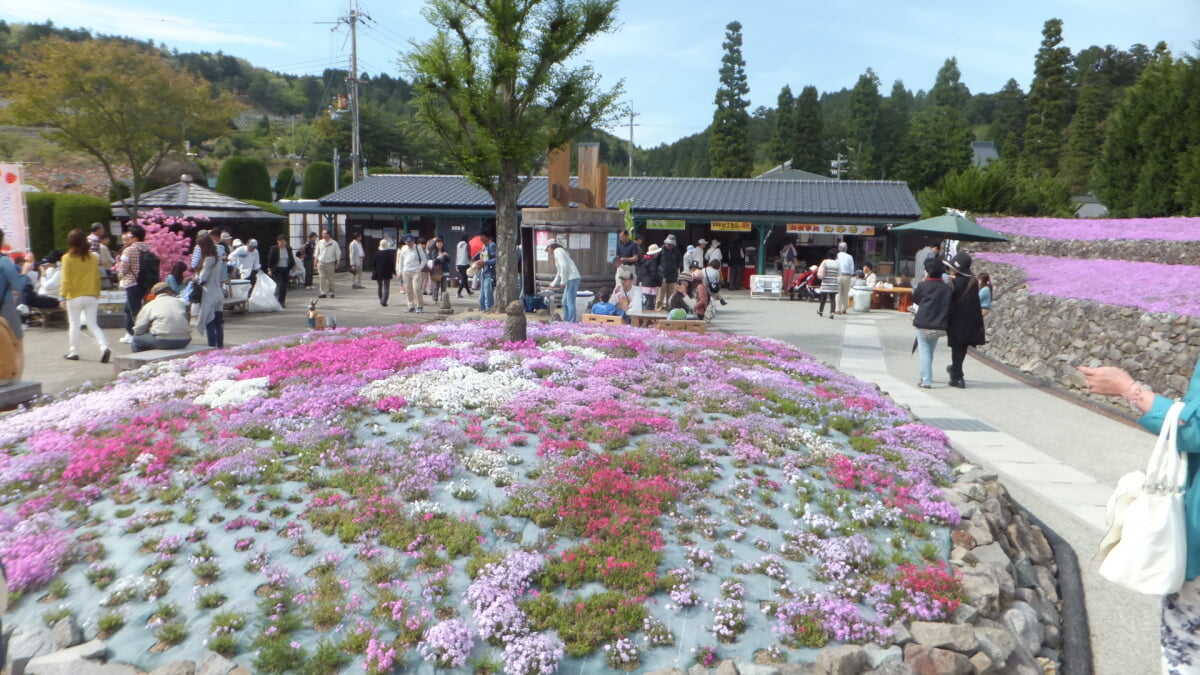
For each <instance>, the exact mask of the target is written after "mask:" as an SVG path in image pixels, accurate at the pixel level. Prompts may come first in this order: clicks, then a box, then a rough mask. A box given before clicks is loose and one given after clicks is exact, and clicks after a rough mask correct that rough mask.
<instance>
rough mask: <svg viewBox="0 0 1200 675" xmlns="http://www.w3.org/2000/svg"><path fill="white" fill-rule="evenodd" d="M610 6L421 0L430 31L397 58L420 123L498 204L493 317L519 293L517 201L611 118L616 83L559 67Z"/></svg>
mask: <svg viewBox="0 0 1200 675" xmlns="http://www.w3.org/2000/svg"><path fill="white" fill-rule="evenodd" d="M616 8H617V2H616V0H523V1H522V2H518V3H514V2H512V1H511V0H429V2H428V3H427V5H426V8H425V17H426V19H428V20H429V22H430V23H431V24H433V27H434V29H435V31H436V33H435V35H434V36H433V38H431V39H430V40H429V41H428V42H425V43H423V44H420V45H417V46H416V47H415V48H414V50H413V51H412V52H411V53H409V54H408V55H407V56H406V57H405V64H406V66H407V68H408V69H409V70H410V71H411V72H412V75H413V91H414V94H415V98H416V103H417V110H418V114H419V116H420V118H421V119H422V120H423V121H424V122H425V124H427V125H428V126H429V128H430V130H431V131H432V132H433V133H434V135H435V136H437V137H438V138H439V139H440V140H441V141H442V144H443V146H444V150H445V152H446V153H447V155H448V156H449V157H450V158H451V161H452V162H453V163H454V164H455V165H457V166H458V167H459V168H460V169H461V170H462V171H463V173H464V174H465V175H466V177H467V179H468V180H470V181H471V182H472V183H474V184H475V185H478V186H479V187H480V188H482V189H484V190H486V191H487V192H488V194H490V195H491V197H492V200H493V201H494V202H495V203H496V245H497V248H498V250H499V256H498V257H497V262H496V304H495V307H496V308H498V309H499V310H501V311H503V309H504V308H505V306H506V305H507V304H508V303H509V302H511V301H512V300H516V299H517V298H518V297H519V295H520V289H519V288H518V287H517V274H518V269H517V256H516V248H517V241H518V238H517V234H518V214H517V197H518V196H520V194H521V191H522V190H524V189H525V186H526V185H528V183H529V180H530V179H531V178H532V177H533V176H534V175H536V174H537V173H538V172H539V170H540V169H541V168H542V167H543V166H544V165H545V162H546V157H547V155H548V154H549V153H550V152H551V151H553V150H555V149H556V148H560V147H562V146H563V145H564V144H566V143H568V142H570V141H572V140H573V139H574V138H575V137H576V136H577V135H579V134H580V133H582V132H584V131H586V130H588V129H591V128H593V127H596V126H604V124H605V123H607V122H610V121H612V120H613V119H614V112H615V109H616V100H617V98H618V97H619V96H620V93H621V86H620V85H619V84H618V85H617V86H616V87H614V88H613V89H610V90H607V91H603V90H601V89H600V82H599V80H600V78H599V75H598V74H596V72H595V71H594V70H593V69H592V68H591V67H589V66H586V65H579V66H568V65H566V64H567V63H568V62H571V63H578V62H579V56H580V53H581V52H582V50H583V48H584V46H585V45H587V44H588V43H589V42H591V41H592V40H593V39H594V38H596V37H597V36H599V35H601V34H603V33H607V32H610V31H612V30H613V28H614V26H615V13H616ZM305 187H306V188H307V185H306V186H305Z"/></svg>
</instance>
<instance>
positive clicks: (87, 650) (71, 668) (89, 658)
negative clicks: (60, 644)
mask: <svg viewBox="0 0 1200 675" xmlns="http://www.w3.org/2000/svg"><path fill="white" fill-rule="evenodd" d="M106 654H108V646H107V645H105V644H104V641H102V640H92V641H91V642H88V643H85V644H81V645H78V646H75V647H70V648H67V649H60V650H58V651H56V652H52V653H50V654H43V655H41V656H35V657H33V658H31V659H29V662H28V663H26V664H25V670H24V672H25V673H26V674H27V675H76V674H78V673H80V672H89V673H90V672H93V671H95V670H96V668H98V667H99V664H96V663H94V662H93V660H98V659H102V658H104V657H105V655H106ZM114 665H115V664H114Z"/></svg>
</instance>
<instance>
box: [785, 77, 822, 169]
mask: <svg viewBox="0 0 1200 675" xmlns="http://www.w3.org/2000/svg"><path fill="white" fill-rule="evenodd" d="M792 125H793V127H794V128H795V132H794V134H793V136H792V138H793V140H794V142H795V147H794V148H793V149H792V153H791V154H792V168H793V169H800V170H801V171H811V172H812V173H819V174H824V173H826V172H828V171H829V154H828V153H827V152H826V151H825V137H824V129H823V125H822V123H821V100H820V97H819V96H818V95H817V88H816V87H814V86H812V85H809V86H807V87H805V88H804V89H802V90H801V91H800V97H799V98H797V99H796V109H795V113H794V114H793V116H792Z"/></svg>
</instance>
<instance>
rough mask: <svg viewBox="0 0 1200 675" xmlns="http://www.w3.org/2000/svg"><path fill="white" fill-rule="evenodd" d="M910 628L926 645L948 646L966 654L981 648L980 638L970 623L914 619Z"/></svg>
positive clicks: (914, 635) (916, 637) (923, 644)
mask: <svg viewBox="0 0 1200 675" xmlns="http://www.w3.org/2000/svg"><path fill="white" fill-rule="evenodd" d="M909 630H911V631H912V635H913V638H914V639H916V641H917V642H919V643H921V645H922V646H924V647H946V648H947V649H953V650H954V651H956V652H963V653H966V654H970V653H972V652H974V651H975V650H977V649H978V648H979V640H977V639H976V638H975V631H974V630H973V629H972V628H971V626H969V625H963V624H952V623H934V622H931V621H914V622H912V625H911V626H910V627H909Z"/></svg>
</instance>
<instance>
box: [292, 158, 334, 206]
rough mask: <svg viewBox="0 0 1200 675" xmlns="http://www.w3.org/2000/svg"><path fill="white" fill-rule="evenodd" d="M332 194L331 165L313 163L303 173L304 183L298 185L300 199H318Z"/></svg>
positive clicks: (327, 163)
mask: <svg viewBox="0 0 1200 675" xmlns="http://www.w3.org/2000/svg"><path fill="white" fill-rule="evenodd" d="M330 192H333V164H330V163H329V162H313V163H312V164H309V165H308V170H307V171H305V172H304V181H303V182H302V183H301V184H300V197H301V198H302V199H320V198H321V197H324V196H325V195H327V194H329V193H330Z"/></svg>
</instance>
